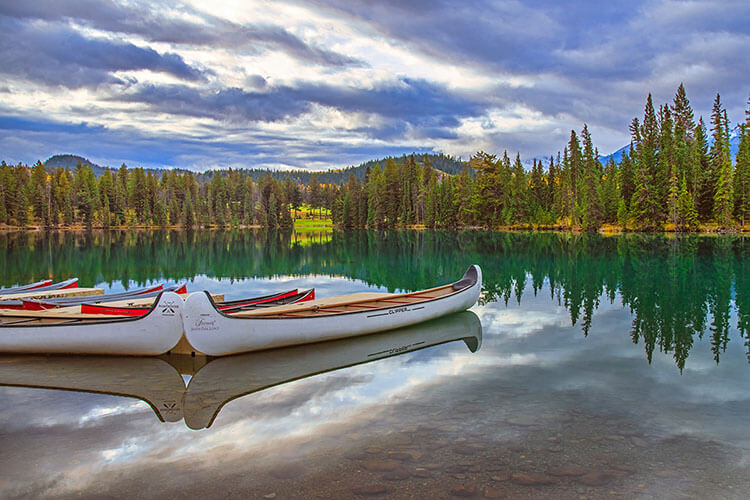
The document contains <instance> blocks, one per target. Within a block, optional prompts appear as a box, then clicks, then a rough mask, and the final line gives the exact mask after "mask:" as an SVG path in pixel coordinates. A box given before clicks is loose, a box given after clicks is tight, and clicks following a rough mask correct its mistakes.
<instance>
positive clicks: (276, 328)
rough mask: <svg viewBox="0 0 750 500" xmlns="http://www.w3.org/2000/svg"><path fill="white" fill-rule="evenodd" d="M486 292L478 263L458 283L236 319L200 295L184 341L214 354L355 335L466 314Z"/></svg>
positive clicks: (190, 308)
mask: <svg viewBox="0 0 750 500" xmlns="http://www.w3.org/2000/svg"><path fill="white" fill-rule="evenodd" d="M481 289H482V271H481V269H480V268H479V266H477V265H473V266H471V267H469V269H468V270H467V271H466V273H465V274H464V276H463V277H462V278H461V279H460V280H459V281H456V282H455V283H450V284H448V285H443V286H439V287H436V288H430V289H428V290H421V291H418V292H411V293H404V294H388V293H359V294H351V295H344V296H341V297H330V298H327V299H320V300H314V301H310V302H304V303H299V304H291V305H285V306H276V307H269V308H266V309H262V310H259V311H248V312H241V313H237V314H233V315H231V316H229V315H227V314H223V313H222V312H221V311H219V310H218V309H217V308H216V305H215V304H214V302H213V301H212V300H211V298H210V296H209V295H208V293H207V292H196V293H192V294H190V295H189V296H188V298H187V300H186V301H185V310H184V312H183V317H184V326H185V337H186V339H187V341H188V342H189V343H190V345H191V346H192V347H193V348H194V349H195V350H196V351H197V352H198V353H202V354H206V355H209V356H223V355H227V354H236V353H241V352H248V351H257V350H262V349H271V348H275V347H284V346H290V345H297V344H307V343H311V342H319V341H323V340H332V339H338V338H344V337H354V336H357V335H364V334H368V333H375V332H380V331H384V330H391V329H394V328H401V327H404V326H409V325H414V324H417V323H421V322H423V321H428V320H431V319H434V318H438V317H441V316H445V315H447V314H451V313H455V312H459V311H464V310H466V309H468V308H470V307H471V306H473V305H474V304H475V303H476V302H477V299H478V298H479V294H480V292H481Z"/></svg>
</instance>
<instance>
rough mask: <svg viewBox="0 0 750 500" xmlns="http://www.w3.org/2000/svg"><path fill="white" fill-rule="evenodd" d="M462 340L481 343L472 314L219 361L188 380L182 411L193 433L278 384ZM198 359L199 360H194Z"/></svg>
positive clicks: (474, 346)
mask: <svg viewBox="0 0 750 500" xmlns="http://www.w3.org/2000/svg"><path fill="white" fill-rule="evenodd" d="M456 340H463V341H464V342H465V343H466V346H467V347H468V348H469V350H470V351H471V352H476V351H477V350H478V349H479V347H480V346H481V344H482V324H481V322H480V321H479V318H478V317H477V315H476V314H474V313H473V312H471V311H467V312H463V313H458V314H453V315H450V316H448V317H445V318H441V319H437V320H434V321H429V322H426V323H421V324H419V325H414V326H410V327H407V328H401V329H398V330H393V331H389V332H383V333H381V334H375V335H367V336H364V337H356V338H346V339H341V340H335V341H332V342H323V343H319V344H308V345H300V346H295V347H288V348H285V349H273V350H270V351H264V352H254V353H249V354H241V355H238V356H227V357H223V358H215V359H213V360H212V361H210V362H209V363H208V364H206V365H205V366H203V367H202V368H201V369H200V370H198V372H197V373H195V375H193V378H192V379H190V384H189V385H188V388H187V392H186V393H185V398H184V399H183V412H184V415H185V424H186V425H187V426H188V427H190V428H191V429H203V428H206V427H210V426H211V424H212V423H213V421H214V420H215V419H216V416H217V415H218V414H219V412H220V411H221V409H222V408H223V407H224V405H226V404H227V403H228V402H230V401H232V400H234V399H237V398H240V397H242V396H245V395H247V394H251V393H255V392H258V391H262V390H264V389H268V388H270V387H274V386H277V385H280V384H284V383H287V382H291V381H293V380H299V379H301V378H305V377H310V376H313V375H317V374H320V373H326V372H330V371H333V370H338V369H341V368H344V367H347V366H353V365H358V364H363V363H369V362H371V361H375V360H378V359H383V358H388V357H391V356H398V355H401V354H405V353H407V352H412V351H417V350H420V349H424V348H427V347H431V346H435V345H438V344H444V343H447V342H452V341H456ZM192 359H195V358H192Z"/></svg>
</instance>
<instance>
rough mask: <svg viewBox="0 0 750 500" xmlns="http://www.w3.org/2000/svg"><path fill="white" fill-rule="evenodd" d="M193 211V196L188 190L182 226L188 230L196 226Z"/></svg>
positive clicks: (184, 203)
mask: <svg viewBox="0 0 750 500" xmlns="http://www.w3.org/2000/svg"><path fill="white" fill-rule="evenodd" d="M193 210H194V209H193V196H192V194H191V190H190V189H187V190H186V192H185V201H184V202H183V204H182V225H183V226H184V227H185V228H187V229H192V228H193V226H194V225H195V214H194V213H193Z"/></svg>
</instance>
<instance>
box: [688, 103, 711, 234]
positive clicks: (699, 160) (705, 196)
mask: <svg viewBox="0 0 750 500" xmlns="http://www.w3.org/2000/svg"><path fill="white" fill-rule="evenodd" d="M692 153H693V158H692V160H691V164H692V166H693V168H694V170H695V174H694V175H695V177H694V179H695V181H694V185H695V186H696V188H695V193H694V195H695V205H696V206H695V208H696V210H697V211H698V220H700V221H701V222H708V221H709V220H710V219H711V217H713V212H714V186H715V184H716V183H715V181H714V175H713V171H712V169H711V163H710V161H709V156H708V140H707V139H706V124H705V123H704V122H703V117H701V118H700V119H699V121H698V125H696V127H695V145H694V147H693V148H692Z"/></svg>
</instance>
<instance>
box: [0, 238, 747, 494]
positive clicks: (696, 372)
mask: <svg viewBox="0 0 750 500" xmlns="http://www.w3.org/2000/svg"><path fill="white" fill-rule="evenodd" d="M0 248H2V250H0V251H3V252H4V256H5V258H4V259H3V260H2V261H1V262H0V284H2V285H3V286H10V285H12V284H14V283H21V282H31V281H34V280H37V279H41V278H42V277H47V276H49V277H53V278H59V279H63V278H66V277H71V276H78V277H79V278H80V280H81V284H82V286H83V285H85V286H91V285H96V286H100V287H104V288H105V289H107V290H112V291H119V290H122V289H125V288H131V287H135V286H140V285H144V284H148V283H153V282H158V281H169V282H175V281H187V283H188V289H189V290H191V291H196V290H202V289H204V288H207V289H209V290H211V291H214V292H217V293H224V294H225V295H226V297H227V298H228V299H231V298H239V297H242V296H248V295H261V294H264V293H268V292H270V291H273V290H281V289H290V288H296V287H299V288H307V287H312V286H314V287H316V290H317V294H318V296H319V297H324V296H331V295H338V294H342V293H349V292H357V291H365V290H374V291H375V290H376V291H400V290H416V289H421V288H427V287H430V286H433V285H436V284H442V283H447V282H450V281H454V280H455V279H458V278H459V277H460V276H461V274H462V273H463V272H464V271H465V270H466V268H467V267H468V266H469V265H470V264H472V263H477V264H479V265H480V266H482V269H483V272H484V291H483V294H482V299H481V300H480V304H478V305H477V306H475V307H473V308H472V310H471V312H470V313H465V314H463V315H456V316H452V317H448V318H444V319H442V320H438V321H436V322H433V323H428V324H425V325H420V326H418V327H414V328H411V329H406V330H403V331H396V332H389V333H385V334H381V335H376V336H368V337H364V338H361V339H350V340H345V341H340V342H333V343H326V344H320V345H315V346H306V347H299V348H294V349H286V350H276V351H272V352H266V353H254V354H249V355H245V356H238V357H232V358H225V359H220V360H216V361H212V362H210V363H208V364H205V363H204V362H203V361H201V360H197V359H177V358H169V359H142V358H141V359H138V358H135V359H133V358H124V359H123V358H117V359H100V358H67V357H45V356H41V357H40V356H37V357H34V356H32V357H28V356H27V357H18V356H3V357H0V384H2V386H0V402H1V403H2V404H0V435H2V442H3V444H4V446H2V447H1V448H0V450H1V451H0V495H1V496H3V497H10V498H12V497H39V496H47V497H53V498H57V497H61V498H64V497H72V496H81V495H82V496H86V497H91V496H112V497H132V496H140V497H147V498H150V497H164V496H167V497H177V496H183V495H184V496H187V495H202V496H209V497H214V496H217V497H222V498H226V497H238V498H264V497H266V498H331V497H343V498H352V497H354V498H356V497H375V498H378V497H381V498H409V497H418V498H454V497H475V498H498V497H502V496H507V497H510V498H582V497H586V498H601V497H612V496H615V497H617V496H620V497H627V498H633V497H636V498H744V497H746V491H748V486H749V484H748V483H750V480H748V479H747V478H748V477H749V476H748V472H750V471H748V462H747V457H748V451H750V432H748V430H747V428H746V421H747V415H750V377H748V375H749V373H750V372H749V371H748V359H749V354H748V353H749V349H750V340H748V339H749V338H750V333H749V332H748V327H750V272H748V271H750V242H748V241H747V240H746V239H744V238H742V237H709V236H691V237H686V238H675V237H668V236H662V235H657V236H640V235H628V236H616V237H604V236H599V235H561V234H554V233H549V234H546V233H545V234H524V233H487V232H461V233H452V232H436V233H433V232H417V231H400V232H388V233H374V232H364V231H363V232H351V233H346V234H343V233H338V232H334V233H302V234H290V233H268V232H197V233H181V232H172V233H170V232H128V233H124V232H123V233H116V232H112V233H94V234H91V235H86V234H83V233H65V234H54V235H51V236H45V235H43V234H39V233H12V234H5V235H0ZM204 364H205V366H204ZM31 386H35V387H31ZM53 387H57V388H58V389H53ZM61 387H65V388H67V389H69V390H59V388H61ZM70 389H73V390H70ZM112 393H115V394H120V396H115V395H113V394H112ZM126 395H127V396H130V397H126ZM162 420H164V422H162Z"/></svg>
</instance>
